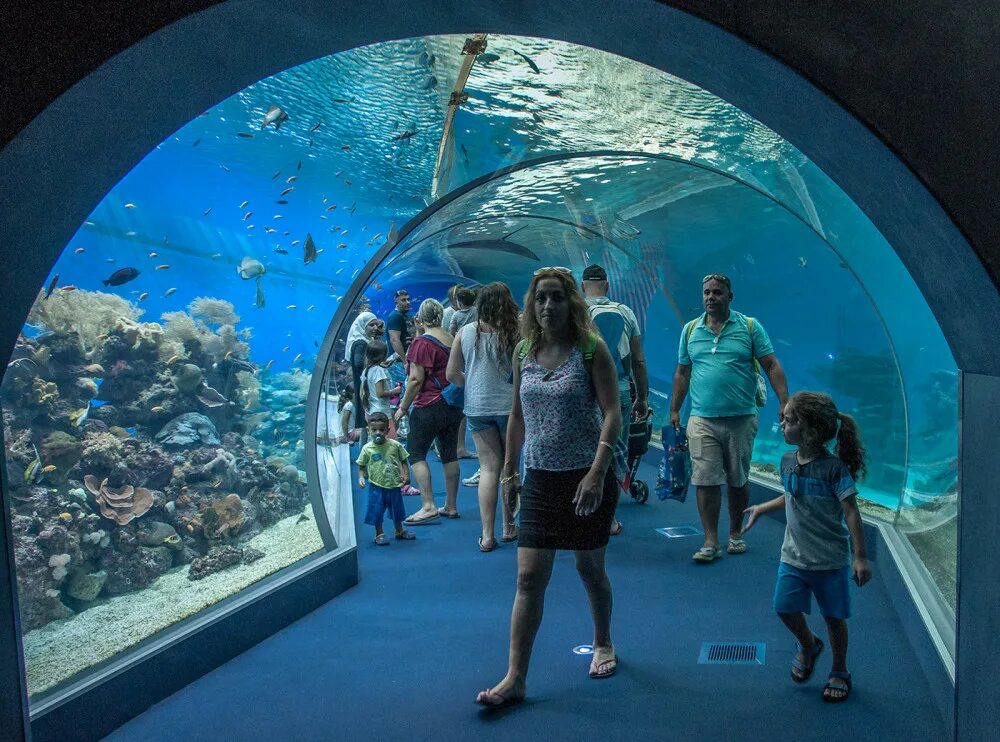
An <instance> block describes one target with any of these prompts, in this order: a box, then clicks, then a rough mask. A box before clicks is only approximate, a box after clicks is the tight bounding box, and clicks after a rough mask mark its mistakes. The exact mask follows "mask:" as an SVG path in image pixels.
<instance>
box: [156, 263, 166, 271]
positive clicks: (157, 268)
mask: <svg viewBox="0 0 1000 742" xmlns="http://www.w3.org/2000/svg"><path fill="white" fill-rule="evenodd" d="M153 270H158V271H166V270H170V266H169V265H167V264H166V263H164V264H163V265H158V266H156V268H154V269H153Z"/></svg>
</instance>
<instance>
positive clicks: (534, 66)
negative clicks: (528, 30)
mask: <svg viewBox="0 0 1000 742" xmlns="http://www.w3.org/2000/svg"><path fill="white" fill-rule="evenodd" d="M514 53H515V54H516V55H517V56H519V57H520V58H521V59H523V60H524V61H525V62H527V63H528V66H529V67H530V68H531V71H532V72H534V73H535V74H536V75H538V74H541V70H540V69H538V65H537V64H535V63H534V62H533V61H531V58H530V57H528V56H527V55H526V54H521V52H519V51H515V52H514Z"/></svg>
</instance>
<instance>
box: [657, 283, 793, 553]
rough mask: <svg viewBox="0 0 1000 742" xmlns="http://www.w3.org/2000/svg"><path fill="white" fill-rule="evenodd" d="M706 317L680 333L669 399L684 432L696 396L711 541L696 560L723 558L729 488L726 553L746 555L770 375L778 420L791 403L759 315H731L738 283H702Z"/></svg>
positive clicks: (698, 472)
mask: <svg viewBox="0 0 1000 742" xmlns="http://www.w3.org/2000/svg"><path fill="white" fill-rule="evenodd" d="M701 289H702V304H703V306H704V307H705V313H704V314H703V315H702V316H700V317H698V318H696V319H693V320H691V321H690V322H688V323H687V324H686V325H685V326H684V329H683V331H682V332H681V338H680V347H679V348H678V351H677V369H676V371H675V372H674V383H673V394H672V395H671V400H670V424H671V425H672V426H673V427H674V428H675V429H679V428H680V409H681V405H683V404H684V398H685V397H686V396H687V393H688V391H689V390H690V392H691V416H690V418H689V419H688V424H687V437H688V449H689V450H690V452H691V466H692V472H691V482H692V483H693V484H694V485H695V487H696V489H697V492H698V514H699V515H700V516H701V524H702V527H703V528H704V530H705V543H704V545H703V546H702V547H701V548H700V549H698V551H696V552H695V553H694V556H693V559H694V560H695V561H696V562H703V563H706V562H712V561H715V560H716V559H718V558H719V557H720V556H722V549H721V548H720V546H719V533H718V531H719V511H720V510H721V509H722V485H723V484H728V485H729V543H728V544H727V546H726V551H727V552H728V553H730V554H743V553H744V552H745V551H746V550H747V545H746V542H745V541H744V540H743V539H742V538H741V535H740V531H741V529H742V525H743V511H744V510H746V508H747V504H748V500H749V497H750V488H749V485H748V478H749V475H750V458H751V455H752V454H753V441H754V438H755V437H756V435H757V409H758V408H760V407H763V406H764V403H765V402H766V400H767V386H766V385H765V384H764V377H763V375H762V373H761V371H763V373H764V374H766V375H767V379H768V381H770V382H771V388H772V389H774V392H775V394H777V395H778V417H779V419H781V418H783V416H784V412H785V403H786V402H787V401H788V381H787V380H786V378H785V372H784V370H783V369H782V368H781V364H780V363H778V358H777V356H775V354H774V348H773V347H772V346H771V340H770V338H768V336H767V332H766V331H765V330H764V327H763V326H762V325H761V324H760V322H758V321H757V320H756V319H754V318H753V317H747V316H746V315H744V314H741V313H739V312H737V311H735V310H733V309H730V304H731V303H732V301H733V291H732V283H731V281H730V280H729V278H728V277H726V276H724V275H722V274H719V273H712V274H709V275H707V276H705V277H704V278H703V279H702V287H701Z"/></svg>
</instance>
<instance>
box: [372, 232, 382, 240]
mask: <svg viewBox="0 0 1000 742" xmlns="http://www.w3.org/2000/svg"><path fill="white" fill-rule="evenodd" d="M381 236H382V233H381V232H376V233H375V234H373V235H372V240H377V239H378V238H379V237H381Z"/></svg>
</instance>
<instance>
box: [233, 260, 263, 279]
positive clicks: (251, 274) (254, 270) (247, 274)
mask: <svg viewBox="0 0 1000 742" xmlns="http://www.w3.org/2000/svg"><path fill="white" fill-rule="evenodd" d="M236 272H237V273H239V275H240V278H242V279H243V280H244V281H247V280H249V279H251V278H259V277H260V276H263V275H264V274H265V273H266V272H267V270H266V269H265V268H264V264H263V263H261V262H260V261H259V260H257V259H255V258H251V257H250V256H249V255H247V256H245V257H244V258H243V260H241V261H240V264H239V266H237V268H236Z"/></svg>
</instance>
